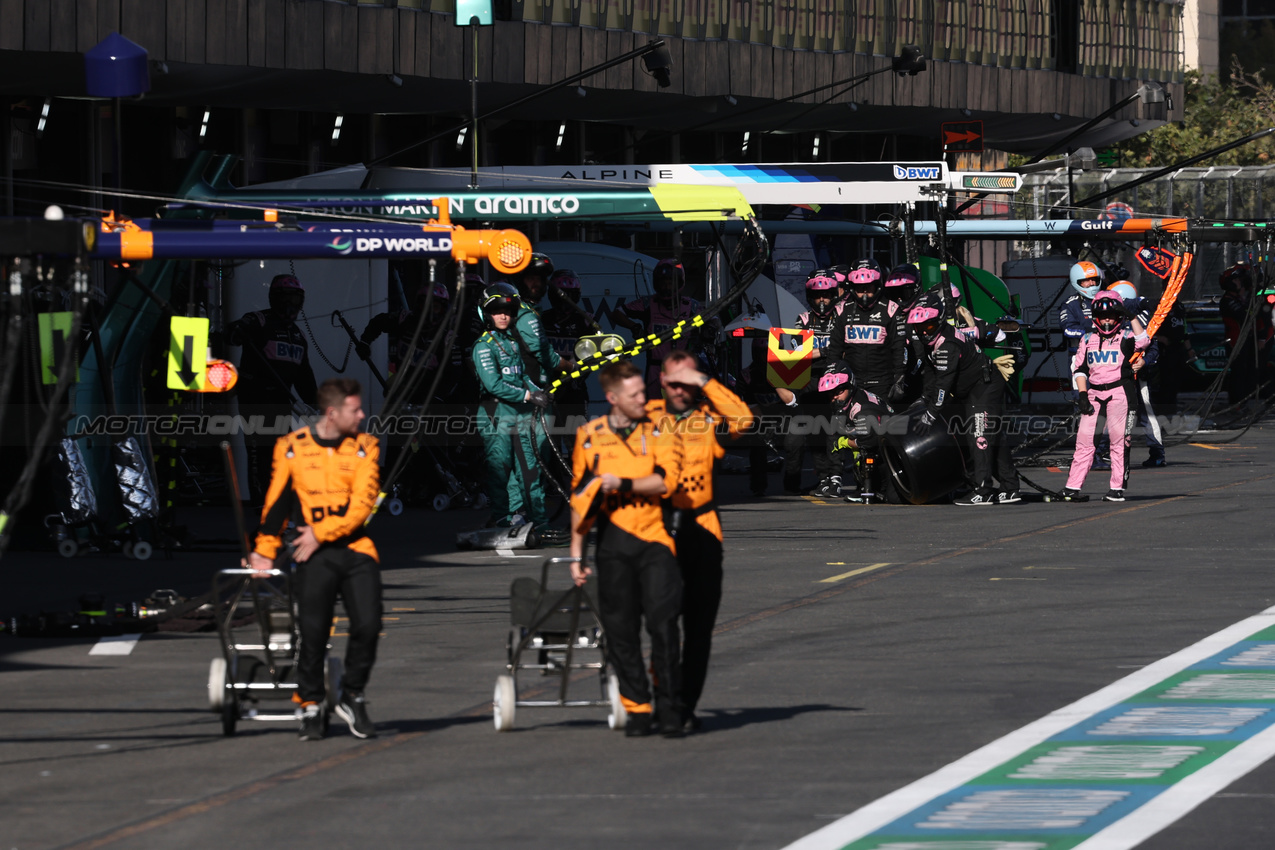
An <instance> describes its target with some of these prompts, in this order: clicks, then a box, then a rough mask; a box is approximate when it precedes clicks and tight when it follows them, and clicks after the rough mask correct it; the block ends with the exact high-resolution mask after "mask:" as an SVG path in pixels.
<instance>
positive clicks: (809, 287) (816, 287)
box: [806, 271, 837, 292]
mask: <svg viewBox="0 0 1275 850" xmlns="http://www.w3.org/2000/svg"><path fill="white" fill-rule="evenodd" d="M836 288H837V279H836V278H834V277H833V276H832V274H831V273H830V272H827V271H817V272H815V273H814V274H812V275H811V276H810V279H809V280H807V281H806V292H831V291H832V290H834V289H836Z"/></svg>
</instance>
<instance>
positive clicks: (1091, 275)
mask: <svg viewBox="0 0 1275 850" xmlns="http://www.w3.org/2000/svg"><path fill="white" fill-rule="evenodd" d="M1071 288H1072V289H1074V290H1076V291H1077V292H1079V293H1080V294H1081V296H1082V297H1084V298H1087V299H1089V300H1090V301H1092V300H1093V297H1094V296H1095V295H1096V294H1098V290H1100V289H1102V269H1100V268H1098V266H1097V265H1096V264H1095V263H1091V262H1089V261H1088V260H1084V261H1082V262H1079V263H1076V264H1075V265H1074V266H1072V267H1071Z"/></svg>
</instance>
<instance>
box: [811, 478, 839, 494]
mask: <svg viewBox="0 0 1275 850" xmlns="http://www.w3.org/2000/svg"><path fill="white" fill-rule="evenodd" d="M814 495H816V496H824V497H826V498H835V497H836V496H840V495H841V476H840V475H829V476H828V477H827V478H825V479H824V480H822V481H820V482H819V486H818V487H817V488H816V489H815V492H814Z"/></svg>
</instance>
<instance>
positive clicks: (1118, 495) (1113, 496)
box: [1102, 490, 1124, 502]
mask: <svg viewBox="0 0 1275 850" xmlns="http://www.w3.org/2000/svg"><path fill="white" fill-rule="evenodd" d="M1102 500H1103V501H1104V502H1123V501H1124V491H1123V490H1108V491H1107V495H1105V496H1103V497H1102Z"/></svg>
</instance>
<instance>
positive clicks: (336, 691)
mask: <svg viewBox="0 0 1275 850" xmlns="http://www.w3.org/2000/svg"><path fill="white" fill-rule="evenodd" d="M342 672H343V668H342V666H341V659H340V658H335V657H333V656H331V655H329V656H328V659H327V663H326V664H325V665H324V667H323V684H324V687H326V688H327V696H326V697H324V699H323V710H324V712H325V713H326V712H329V711H332V710H333V709H335V708H336V703H337V700H339V699H340V698H341V674H342ZM325 722H326V721H325Z"/></svg>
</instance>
